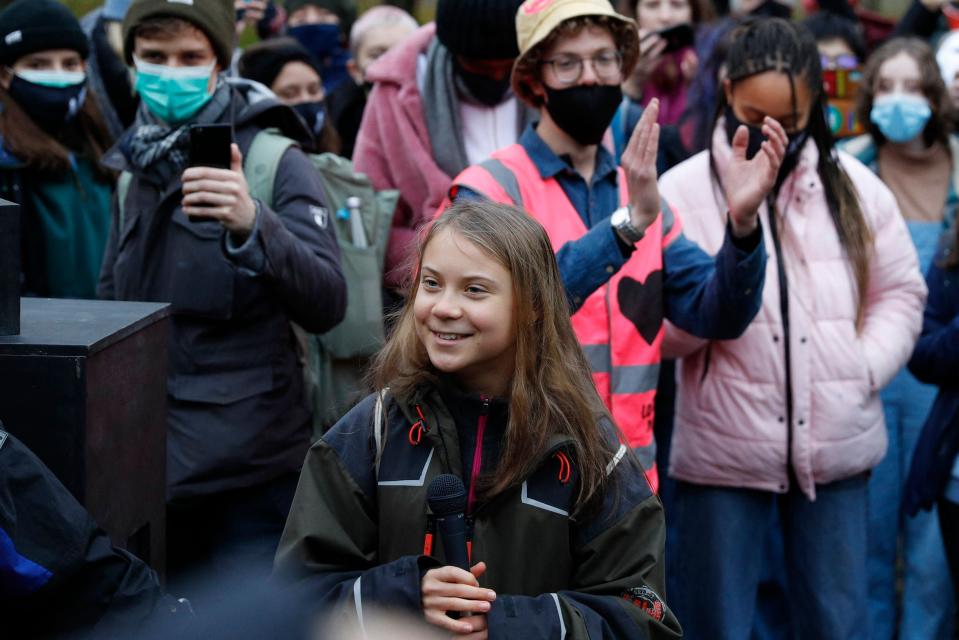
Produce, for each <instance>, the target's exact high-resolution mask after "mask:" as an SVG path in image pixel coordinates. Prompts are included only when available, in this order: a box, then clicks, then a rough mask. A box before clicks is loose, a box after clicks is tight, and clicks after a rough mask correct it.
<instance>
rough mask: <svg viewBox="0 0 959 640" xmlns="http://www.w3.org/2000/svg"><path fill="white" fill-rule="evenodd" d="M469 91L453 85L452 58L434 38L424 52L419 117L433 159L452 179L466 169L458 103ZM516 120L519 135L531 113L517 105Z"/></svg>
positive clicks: (458, 85)
mask: <svg viewBox="0 0 959 640" xmlns="http://www.w3.org/2000/svg"><path fill="white" fill-rule="evenodd" d="M468 93H469V90H468V89H466V87H465V86H462V83H457V82H456V77H455V73H454V63H453V54H452V53H451V52H450V50H449V49H447V48H446V47H444V46H443V45H442V44H440V41H439V38H434V39H433V42H432V43H431V44H430V47H429V49H428V50H427V52H426V76H425V78H424V81H423V92H422V98H423V113H424V115H425V116H426V129H427V131H428V132H429V134H430V143H431V145H432V146H433V159H434V160H436V165H437V166H438V167H439V168H440V169H442V170H443V171H444V172H445V173H446V175H448V176H450V178H453V177H455V176H458V175H459V174H460V172H461V171H462V170H463V169H465V168H466V167H468V166H469V164H470V163H469V159H468V158H467V156H466V146H465V144H464V143H463V122H462V120H461V119H460V108H459V103H460V100H462V99H463V97H461V96H464V95H465V97H466V99H470V98H469V96H468ZM517 108H518V109H519V115H520V117H519V118H518V119H517V122H518V124H519V130H518V131H517V132H516V133H517V138H518V137H519V134H520V133H522V131H523V130H524V129H525V128H526V124H527V123H528V122H529V121H531V120H532V117H533V113H532V112H531V111H530V110H529V109H527V108H526V107H524V106H523V105H522V103H520V102H519V101H517Z"/></svg>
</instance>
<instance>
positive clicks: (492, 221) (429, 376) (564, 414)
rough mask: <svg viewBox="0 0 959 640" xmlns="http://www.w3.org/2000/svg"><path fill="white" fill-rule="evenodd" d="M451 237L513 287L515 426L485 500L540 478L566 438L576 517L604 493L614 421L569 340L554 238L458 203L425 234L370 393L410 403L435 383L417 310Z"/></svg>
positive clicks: (483, 206)
mask: <svg viewBox="0 0 959 640" xmlns="http://www.w3.org/2000/svg"><path fill="white" fill-rule="evenodd" d="M447 230H449V231H452V232H454V233H456V234H457V235H459V236H460V237H461V238H463V239H465V240H467V241H469V242H471V243H473V244H474V245H475V246H477V247H478V248H479V249H480V250H482V251H483V252H485V253H486V254H488V255H489V256H490V257H491V258H493V259H494V260H496V261H497V262H499V263H500V264H502V265H503V266H504V267H506V268H507V269H508V270H509V272H510V275H511V277H512V279H513V299H514V300H515V312H514V317H513V320H514V322H515V323H516V367H515V373H514V374H513V378H512V380H511V382H510V385H509V424H508V425H507V428H506V437H505V442H504V444H503V449H502V454H501V456H500V460H499V464H498V465H497V467H496V469H495V471H493V473H491V474H488V475H487V476H485V477H484V478H482V479H481V481H480V484H479V485H478V487H477V488H478V489H479V492H480V495H481V497H482V498H483V499H488V498H489V497H491V496H494V495H496V494H498V493H500V492H502V491H503V490H505V489H507V488H508V487H510V486H512V485H514V484H516V483H518V482H520V481H522V480H523V478H525V477H526V476H528V475H529V474H530V473H532V471H534V469H533V468H532V466H533V465H534V464H536V460H537V457H538V454H540V453H542V452H543V451H545V450H546V447H547V443H548V441H549V438H550V436H551V435H553V434H561V435H564V436H568V437H569V438H571V439H572V440H573V443H574V444H573V448H574V455H575V459H576V462H577V470H578V471H579V474H580V480H579V487H578V492H577V497H576V507H577V510H580V509H581V508H583V507H585V506H586V505H587V504H588V503H589V502H590V500H591V499H592V498H593V497H594V496H598V495H601V494H602V493H603V492H604V491H605V485H606V465H607V463H608V462H609V460H610V456H611V455H612V451H611V450H610V443H607V442H605V440H604V438H603V435H602V433H601V430H600V429H599V428H597V421H598V420H599V419H602V418H604V417H605V418H609V415H608V413H607V412H606V410H605V408H604V407H603V403H602V401H601V400H600V398H599V395H598V394H597V393H596V389H595V387H594V386H593V381H592V374H591V373H590V368H589V365H588V364H587V362H586V357H585V356H584V355H583V350H582V349H581V348H580V346H579V342H578V341H577V339H576V335H575V334H574V333H573V327H572V325H571V324H570V319H569V303H568V301H567V299H566V293H565V290H564V288H563V284H562V280H561V279H560V275H559V268H558V267H557V266H556V257H555V256H554V254H553V249H552V246H551V245H550V242H549V238H548V237H547V235H546V231H545V230H544V229H543V227H542V226H540V224H539V223H538V222H536V221H535V220H534V219H533V218H531V217H530V216H529V215H527V214H526V213H524V212H522V211H520V210H518V209H516V208H514V207H511V206H508V205H504V204H497V203H493V202H487V201H482V202H473V201H471V202H462V203H456V204H454V205H453V206H451V207H450V208H449V209H447V210H446V211H445V212H444V213H443V214H442V215H441V216H440V217H439V218H438V219H437V220H436V221H435V222H434V223H433V224H432V225H431V226H430V227H429V229H428V231H427V232H426V233H425V234H424V236H423V237H422V239H421V240H420V243H419V252H418V259H417V264H416V271H415V273H416V276H415V279H414V285H415V286H414V288H413V291H412V292H411V294H410V295H409V296H408V297H407V300H406V305H405V306H404V307H403V310H402V311H401V313H400V316H399V319H398V321H397V323H396V326H395V328H394V331H393V334H392V336H391V337H390V340H389V341H388V342H387V344H386V346H385V347H384V348H383V349H382V350H381V351H380V353H379V354H378V355H377V357H376V360H375V362H374V364H373V369H372V376H371V377H372V381H373V384H374V385H375V387H376V388H378V389H383V388H386V387H390V390H391V393H395V394H397V395H399V396H406V395H409V394H411V393H412V392H413V391H414V390H415V389H416V388H418V387H420V386H422V385H430V384H434V383H435V381H436V377H437V372H436V369H435V368H434V367H433V365H432V364H431V363H430V360H429V357H428V355H427V353H426V349H425V347H424V346H423V344H422V343H421V342H420V340H419V338H418V337H417V335H416V326H415V320H414V317H413V304H414V301H415V299H416V295H417V291H418V289H419V281H420V269H421V267H422V256H423V252H424V250H425V248H426V246H427V245H428V244H429V243H430V240H432V239H433V238H434V237H436V236H437V235H438V234H440V233H442V232H444V231H447ZM610 422H611V420H610Z"/></svg>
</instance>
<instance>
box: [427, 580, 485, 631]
mask: <svg viewBox="0 0 959 640" xmlns="http://www.w3.org/2000/svg"><path fill="white" fill-rule="evenodd" d="M485 572H486V563H485V562H480V563H477V564H475V565H473V567H472V568H471V569H470V570H469V571H463V570H462V569H460V568H458V567H453V566H449V565H447V566H445V567H438V568H436V569H430V570H429V571H427V572H426V574H425V575H424V576H423V580H422V581H421V583H420V593H421V594H422V597H423V617H425V618H426V621H427V622H429V623H430V624H433V625H436V626H437V627H439V628H441V629H444V630H446V631H450V632H453V633H455V634H457V637H458V638H459V637H462V636H464V635H466V636H468V637H470V638H486V613H487V612H488V611H489V610H490V607H491V606H492V605H491V604H490V603H491V602H493V600H495V599H496V593H495V592H494V591H493V590H491V589H484V588H483V587H481V586H479V577H480V576H482V575H483V574H484V573H485ZM453 611H455V612H457V613H464V614H472V615H469V616H467V617H463V618H460V619H459V620H454V619H453V618H450V617H449V616H448V615H446V614H447V613H449V612H453Z"/></svg>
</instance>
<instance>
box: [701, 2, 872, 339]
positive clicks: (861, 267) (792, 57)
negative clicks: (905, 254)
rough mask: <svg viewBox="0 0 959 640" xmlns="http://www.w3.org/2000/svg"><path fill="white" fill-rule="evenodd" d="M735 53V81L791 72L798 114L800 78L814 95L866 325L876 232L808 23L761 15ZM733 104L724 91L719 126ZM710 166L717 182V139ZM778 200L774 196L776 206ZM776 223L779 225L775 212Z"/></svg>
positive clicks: (818, 139) (839, 228) (827, 171)
mask: <svg viewBox="0 0 959 640" xmlns="http://www.w3.org/2000/svg"><path fill="white" fill-rule="evenodd" d="M729 38H730V39H729V51H728V54H727V57H726V78H727V79H728V80H729V81H730V82H731V83H732V84H733V85H735V84H736V82H737V81H739V80H742V79H744V78H748V77H750V76H754V75H756V74H759V73H765V72H767V71H774V72H778V73H784V74H786V75H788V76H789V84H790V87H791V91H792V101H793V112H794V113H795V111H796V82H797V81H798V82H804V83H805V84H806V87H807V88H808V89H809V92H810V95H812V96H813V100H812V109H811V112H810V114H809V122H808V124H807V125H806V128H807V130H808V132H809V138H810V140H811V141H812V142H813V143H814V144H815V145H816V148H817V149H818V150H819V162H818V166H817V172H818V173H819V177H820V179H821V180H822V183H823V188H824V191H825V196H826V204H827V206H828V207H829V214H830V217H831V218H832V221H833V224H834V225H835V227H836V233H837V234H838V236H839V243H840V245H841V246H842V247H843V249H844V250H845V252H846V255H847V257H848V259H849V262H850V263H851V265H852V271H853V276H854V278H855V282H856V288H857V294H858V298H859V299H858V304H857V307H856V326H857V327H859V328H861V327H862V321H863V316H864V312H865V307H866V296H867V292H868V288H869V260H870V258H871V254H872V249H873V234H872V230H871V229H870V227H869V224H868V223H867V221H866V217H865V215H864V214H863V211H862V206H861V204H860V201H859V195H858V193H857V192H856V188H855V186H854V185H853V183H852V180H850V179H849V176H848V175H847V174H846V172H845V171H844V170H843V169H842V167H841V166H840V164H839V158H838V155H837V153H836V150H835V149H834V140H833V136H832V132H831V130H830V129H829V125H828V123H827V121H826V107H827V102H826V94H825V91H823V81H822V66H821V63H820V57H819V50H818V49H817V47H816V41H815V39H814V38H813V36H812V34H811V33H810V32H809V30H808V29H806V28H805V27H803V26H802V25H799V24H796V23H794V22H789V21H788V20H783V19H780V18H757V19H750V20H747V21H745V22H744V23H743V24H742V25H741V26H739V27H738V28H736V29H734V30H733V31H732V32H731V33H730V34H729ZM727 106H728V103H727V101H726V94H725V92H724V91H719V92H718V96H717V105H716V111H715V113H714V115H713V127H714V128H715V126H716V123H717V122H718V120H719V118H720V116H721V115H722V114H723V113H724V112H725V110H726V107H727ZM708 148H709V150H710V165H711V171H712V175H713V180H714V181H715V182H716V183H718V182H719V174H718V172H717V171H716V167H715V164H714V161H713V159H712V140H711V139H710V141H709V146H708ZM793 169H795V159H793V162H792V164H788V163H784V165H783V167H782V168H781V169H780V173H779V178H778V179H777V182H776V186H775V189H774V194H773V195H775V193H778V191H779V188H780V187H781V186H782V183H783V182H784V180H785V178H786V177H788V175H789V173H791V172H792V170H793ZM774 201H775V198H770V199H769V202H770V205H772V204H773V203H774ZM770 218H771V223H772V224H778V222H777V221H776V218H775V216H770Z"/></svg>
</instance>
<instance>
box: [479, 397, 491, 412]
mask: <svg viewBox="0 0 959 640" xmlns="http://www.w3.org/2000/svg"><path fill="white" fill-rule="evenodd" d="M480 400H482V401H483V408H482V409H480V415H481V416H488V415H489V405H490V402H491V401H492V398H490V397H488V396H480Z"/></svg>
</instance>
